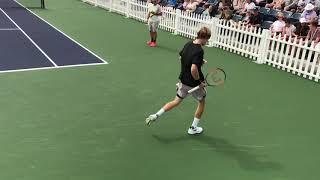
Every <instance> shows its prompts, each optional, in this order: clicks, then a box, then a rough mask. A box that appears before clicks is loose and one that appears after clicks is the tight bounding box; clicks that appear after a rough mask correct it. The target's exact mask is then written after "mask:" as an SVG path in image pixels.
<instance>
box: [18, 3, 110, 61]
mask: <svg viewBox="0 0 320 180" xmlns="http://www.w3.org/2000/svg"><path fill="white" fill-rule="evenodd" d="M14 1H15V2H16V3H18V4H19V5H20V6H22V7H24V6H23V5H22V4H21V3H19V2H18V1H16V0H14ZM24 8H25V9H26V10H27V11H29V12H30V13H32V14H33V15H35V16H36V17H38V18H39V19H41V20H42V21H43V22H45V23H47V24H48V25H49V26H51V27H52V28H54V29H55V30H57V31H58V32H60V33H61V34H63V35H64V36H66V37H67V38H69V39H70V40H71V41H73V42H74V43H76V44H78V45H79V46H80V47H82V48H83V49H85V50H86V51H88V52H89V53H91V54H93V55H94V56H95V57H97V58H98V59H100V60H101V61H102V62H103V63H105V64H108V62H107V61H105V60H104V59H102V58H101V57H100V56H98V55H97V54H95V53H93V52H92V51H90V50H89V49H88V48H86V47H84V46H83V45H82V44H80V43H79V42H77V41H76V40H74V39H72V38H71V37H70V36H68V35H66V34H65V33H64V32H62V31H60V30H59V29H58V28H56V27H55V26H53V25H52V24H50V23H49V22H48V21H46V20H44V19H43V18H42V17H40V16H38V15H37V14H36V13H34V12H32V11H31V10H29V9H28V8H26V7H24Z"/></svg>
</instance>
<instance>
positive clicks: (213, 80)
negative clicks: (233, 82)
mask: <svg viewBox="0 0 320 180" xmlns="http://www.w3.org/2000/svg"><path fill="white" fill-rule="evenodd" d="M224 80H225V74H224V72H222V71H221V70H218V69H216V70H212V71H210V72H209V73H208V74H207V77H206V82H207V84H208V85H219V84H222V83H224Z"/></svg>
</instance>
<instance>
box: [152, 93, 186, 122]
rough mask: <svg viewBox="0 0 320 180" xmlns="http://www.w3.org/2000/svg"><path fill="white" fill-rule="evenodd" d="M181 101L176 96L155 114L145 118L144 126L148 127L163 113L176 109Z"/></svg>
mask: <svg viewBox="0 0 320 180" xmlns="http://www.w3.org/2000/svg"><path fill="white" fill-rule="evenodd" d="M182 100H183V99H181V98H179V97H178V96H176V97H175V98H174V100H172V101H170V102H168V103H167V104H165V105H164V106H163V107H162V108H161V109H160V110H159V111H158V112H157V113H155V114H151V115H150V116H149V117H147V118H146V124H147V125H150V124H151V123H152V122H154V121H155V120H156V119H158V118H159V117H160V116H161V115H163V114H164V113H165V112H168V111H170V110H171V109H173V108H175V107H177V106H178V105H179V104H180V103H181V102H182Z"/></svg>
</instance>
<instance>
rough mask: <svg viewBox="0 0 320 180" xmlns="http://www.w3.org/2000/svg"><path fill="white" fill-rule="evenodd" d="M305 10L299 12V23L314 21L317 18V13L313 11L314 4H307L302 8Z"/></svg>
mask: <svg viewBox="0 0 320 180" xmlns="http://www.w3.org/2000/svg"><path fill="white" fill-rule="evenodd" d="M304 9H305V10H304V11H303V13H302V14H301V17H300V20H299V21H300V22H301V23H310V22H311V21H314V20H315V19H316V18H317V13H316V12H315V11H314V5H312V4H310V3H309V4H307V5H306V7H305V8H304Z"/></svg>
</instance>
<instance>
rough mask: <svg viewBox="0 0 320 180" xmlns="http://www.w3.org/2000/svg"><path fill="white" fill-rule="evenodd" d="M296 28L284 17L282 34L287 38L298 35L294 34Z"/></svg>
mask: <svg viewBox="0 0 320 180" xmlns="http://www.w3.org/2000/svg"><path fill="white" fill-rule="evenodd" d="M296 30H297V28H296V27H295V26H294V25H293V24H291V22H290V20H288V19H286V20H285V26H284V27H283V30H282V35H283V36H284V37H286V39H287V40H288V39H289V37H293V36H294V37H297V36H298V35H297V34H295V32H296Z"/></svg>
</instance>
